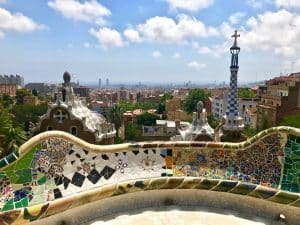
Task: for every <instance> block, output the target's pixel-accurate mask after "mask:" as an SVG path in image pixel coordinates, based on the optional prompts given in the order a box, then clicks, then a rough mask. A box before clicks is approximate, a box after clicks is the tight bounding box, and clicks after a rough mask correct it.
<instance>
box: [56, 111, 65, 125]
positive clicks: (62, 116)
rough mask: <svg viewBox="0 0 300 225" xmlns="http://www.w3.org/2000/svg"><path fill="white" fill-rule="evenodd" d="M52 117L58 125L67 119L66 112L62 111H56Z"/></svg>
mask: <svg viewBox="0 0 300 225" xmlns="http://www.w3.org/2000/svg"><path fill="white" fill-rule="evenodd" d="M53 117H54V118H55V119H56V121H57V122H58V123H63V122H64V121H65V119H67V118H68V115H67V113H66V112H64V111H62V110H57V112H56V113H55V114H54V115H53Z"/></svg>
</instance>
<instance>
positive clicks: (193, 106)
mask: <svg viewBox="0 0 300 225" xmlns="http://www.w3.org/2000/svg"><path fill="white" fill-rule="evenodd" d="M209 96H210V93H208V92H206V91H205V90H203V89H200V88H196V89H192V90H190V92H189V94H188V96H187V97H186V98H185V100H184V103H183V108H184V110H185V111H186V112H188V113H192V112H195V111H196V110H197V103H198V102H199V101H202V102H203V103H205V100H206V99H207V97H209Z"/></svg>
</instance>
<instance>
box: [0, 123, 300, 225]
mask: <svg viewBox="0 0 300 225" xmlns="http://www.w3.org/2000/svg"><path fill="white" fill-rule="evenodd" d="M0 168H1V169H0V191H1V194H0V196H1V198H0V210H1V211H2V213H1V214H0V223H1V224H2V223H3V224H5V223H4V222H6V223H12V222H16V223H18V224H19V223H25V222H28V221H33V220H36V219H39V218H43V217H46V216H50V215H54V214H56V213H58V212H62V211H64V210H67V209H70V208H73V207H76V206H78V205H82V204H85V203H87V202H91V201H95V200H99V199H103V198H106V197H110V196H114V195H118V194H124V193H129V192H136V191H144V190H152V189H172V188H183V189H205V190H212V191H221V192H230V193H234V194H239V195H247V196H252V197H256V198H262V199H266V200H268V201H273V202H278V203H281V204H288V205H292V206H295V207H300V200H299V196H300V195H299V193H300V129H296V128H291V127H275V128H271V129H268V130H265V131H263V132H261V133H259V134H257V135H256V136H254V137H253V138H251V139H250V140H248V141H246V142H242V143H216V142H144V143H128V144H121V145H111V146H97V145H92V144H88V143H86V142H84V141H82V140H80V139H78V138H76V137H74V136H72V135H70V134H68V133H64V132H59V131H50V132H45V133H42V134H39V135H37V136H35V137H33V138H32V139H30V140H29V141H28V142H26V143H25V144H23V145H22V146H21V147H20V148H19V149H18V150H16V151H14V152H13V153H12V154H11V155H9V156H7V157H6V158H4V159H2V160H0ZM1 220H2V221H1Z"/></svg>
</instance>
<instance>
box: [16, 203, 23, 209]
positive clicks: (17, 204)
mask: <svg viewBox="0 0 300 225" xmlns="http://www.w3.org/2000/svg"><path fill="white" fill-rule="evenodd" d="M22 207H23V206H22V202H21V201H18V202H15V208H16V209H17V208H22Z"/></svg>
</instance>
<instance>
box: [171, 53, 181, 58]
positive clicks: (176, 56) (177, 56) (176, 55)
mask: <svg viewBox="0 0 300 225" xmlns="http://www.w3.org/2000/svg"><path fill="white" fill-rule="evenodd" d="M180 57H181V55H180V53H178V52H175V53H174V55H173V58H175V59H179V58H180Z"/></svg>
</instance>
